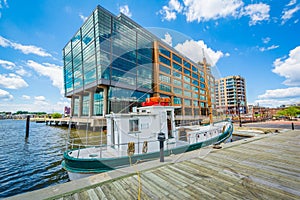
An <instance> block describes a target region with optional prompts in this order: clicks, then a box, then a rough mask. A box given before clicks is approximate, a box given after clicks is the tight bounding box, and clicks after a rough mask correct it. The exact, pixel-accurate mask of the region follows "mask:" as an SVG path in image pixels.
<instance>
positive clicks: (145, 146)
mask: <svg viewBox="0 0 300 200" xmlns="http://www.w3.org/2000/svg"><path fill="white" fill-rule="evenodd" d="M147 151H148V142H147V141H144V143H143V150H142V152H143V153H147Z"/></svg>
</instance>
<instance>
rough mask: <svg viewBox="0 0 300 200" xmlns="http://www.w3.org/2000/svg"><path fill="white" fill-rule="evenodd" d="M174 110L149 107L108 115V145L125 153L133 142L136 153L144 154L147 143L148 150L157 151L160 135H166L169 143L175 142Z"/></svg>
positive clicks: (165, 107)
mask: <svg viewBox="0 0 300 200" xmlns="http://www.w3.org/2000/svg"><path fill="white" fill-rule="evenodd" d="M174 108H175V107H174V106H147V107H140V108H137V112H132V113H126V114H125V113H118V114H114V113H112V114H109V115H106V119H107V145H108V146H111V147H114V148H118V149H119V150H124V151H125V150H127V149H128V143H130V142H133V143H134V144H135V148H136V149H135V153H142V150H144V148H145V142H146V143H147V144H146V145H147V147H148V148H147V149H149V150H151V151H152V150H153V151H157V150H158V144H159V143H158V141H157V136H158V133H164V134H165V137H166V140H167V141H168V142H170V141H172V140H174V142H175V141H176V136H177V134H176V128H175V116H174ZM137 144H139V145H137ZM143 153H146V152H143Z"/></svg>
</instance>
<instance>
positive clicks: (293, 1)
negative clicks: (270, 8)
mask: <svg viewBox="0 0 300 200" xmlns="http://www.w3.org/2000/svg"><path fill="white" fill-rule="evenodd" d="M296 3H297V0H291V1H290V2H289V3H288V4H287V5H286V6H292V5H294V4H296Z"/></svg>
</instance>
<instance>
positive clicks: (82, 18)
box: [79, 13, 87, 22]
mask: <svg viewBox="0 0 300 200" xmlns="http://www.w3.org/2000/svg"><path fill="white" fill-rule="evenodd" d="M79 17H80V19H81V20H82V21H83V22H85V21H86V20H87V17H86V16H84V15H83V14H81V13H79Z"/></svg>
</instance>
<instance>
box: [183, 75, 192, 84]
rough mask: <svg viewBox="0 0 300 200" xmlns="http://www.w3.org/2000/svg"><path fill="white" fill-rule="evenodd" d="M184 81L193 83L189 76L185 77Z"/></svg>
mask: <svg viewBox="0 0 300 200" xmlns="http://www.w3.org/2000/svg"><path fill="white" fill-rule="evenodd" d="M183 80H184V81H185V82H188V83H190V82H191V79H190V77H188V76H183Z"/></svg>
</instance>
